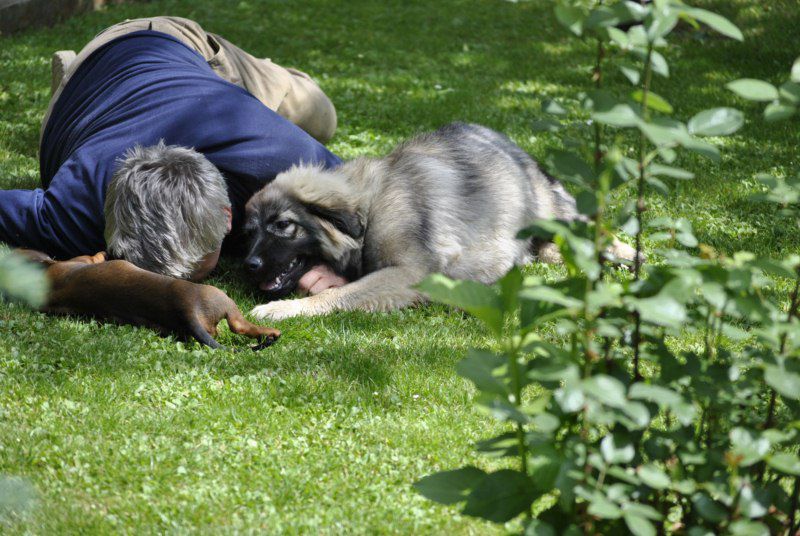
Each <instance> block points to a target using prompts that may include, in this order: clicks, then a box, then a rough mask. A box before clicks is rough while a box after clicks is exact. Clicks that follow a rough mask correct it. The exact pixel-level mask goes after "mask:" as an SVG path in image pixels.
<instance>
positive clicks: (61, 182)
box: [0, 31, 340, 258]
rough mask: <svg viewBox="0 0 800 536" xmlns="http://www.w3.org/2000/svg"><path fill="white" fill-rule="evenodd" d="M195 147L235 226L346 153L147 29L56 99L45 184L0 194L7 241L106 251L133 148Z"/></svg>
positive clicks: (83, 72)
mask: <svg viewBox="0 0 800 536" xmlns="http://www.w3.org/2000/svg"><path fill="white" fill-rule="evenodd" d="M159 140H164V142H165V143H166V144H167V145H182V146H186V147H193V148H194V149H195V150H196V151H198V152H200V153H202V154H204V155H205V156H206V157H207V158H208V159H209V160H210V161H211V163H213V164H214V165H215V166H217V168H219V170H220V171H221V172H222V174H223V176H224V177H225V180H226V182H227V185H228V195H229V197H230V200H231V204H232V206H233V213H234V220H233V225H234V229H236V228H237V227H239V226H240V225H241V219H242V213H243V210H244V204H245V203H246V202H247V200H248V199H249V198H250V196H251V195H252V194H253V193H255V192H256V191H257V190H259V189H260V188H261V187H262V186H264V184H266V183H268V182H269V181H271V180H272V179H274V178H275V175H277V174H278V173H280V172H281V171H284V170H286V169H288V168H289V167H291V166H292V165H293V164H298V163H300V162H305V163H313V164H322V165H324V166H326V167H334V166H337V165H339V164H340V161H339V159H338V158H337V157H336V156H334V155H333V154H332V153H330V152H329V151H328V150H327V149H325V147H323V146H322V145H321V144H319V143H318V142H317V141H316V140H314V139H313V138H312V137H311V136H309V135H308V134H306V133H305V132H304V131H303V130H301V129H300V128H299V127H297V126H295V125H294V124H292V123H290V122H289V121H287V120H286V119H284V118H282V117H281V116H279V115H278V114H276V113H275V112H273V111H272V110H270V109H269V108H267V107H266V106H264V105H263V104H262V103H261V102H259V101H258V100H257V99H256V98H255V97H253V96H252V95H250V94H249V93H247V92H246V91H245V90H244V89H242V88H240V87H238V86H236V85H234V84H231V83H229V82H226V81H225V80H223V79H222V78H220V77H219V76H218V75H217V74H215V73H214V71H212V70H211V68H210V67H209V66H208V64H207V63H206V61H205V60H204V59H203V57H202V56H200V55H199V54H198V53H196V52H195V51H193V50H191V49H190V48H188V47H187V46H185V45H184V44H183V43H181V42H180V41H178V40H177V39H175V38H173V37H171V36H169V35H166V34H162V33H159V32H153V31H141V32H136V33H132V34H128V35H126V36H123V37H120V38H119V39H116V40H114V41H112V42H110V43H108V44H107V45H105V46H104V47H102V48H100V49H99V50H97V51H96V52H95V53H94V54H92V55H91V56H90V57H89V58H88V59H87V60H86V61H85V62H84V63H83V64H81V66H80V67H79V68H78V70H77V72H76V73H75V74H74V75H73V77H72V78H71V79H70V81H69V83H68V84H67V86H66V87H65V88H64V91H63V93H62V94H61V96H60V97H59V99H58V101H57V103H56V104H55V108H54V109H53V113H52V114H51V116H50V120H49V121H48V123H47V125H46V127H45V130H44V135H43V137H42V143H41V150H40V159H39V166H40V170H41V176H42V186H43V188H44V189H36V190H5V191H0V241H2V242H6V243H7V244H10V245H12V246H20V247H28V248H33V249H38V250H42V251H45V252H47V253H49V254H50V255H53V256H55V257H56V258H70V257H74V256H77V255H83V254H90V253H95V252H97V251H102V250H103V249H105V240H104V238H103V231H104V228H105V218H104V216H103V203H104V201H105V193H106V187H107V185H108V182H109V180H110V179H111V176H112V175H113V173H114V171H115V169H116V167H117V166H118V159H120V158H121V157H123V156H124V154H125V152H126V151H127V150H128V149H129V148H131V147H133V146H134V145H137V144H139V145H142V146H149V145H155V144H156V143H158V142H159Z"/></svg>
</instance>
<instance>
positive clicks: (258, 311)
mask: <svg viewBox="0 0 800 536" xmlns="http://www.w3.org/2000/svg"><path fill="white" fill-rule="evenodd" d="M250 314H251V315H253V317H255V318H257V319H258V320H284V319H286V318H292V317H295V316H301V315H308V314H309V311H307V310H306V307H304V302H303V300H279V301H274V302H269V303H265V304H264V305H258V306H256V307H254V308H253V310H252V311H250Z"/></svg>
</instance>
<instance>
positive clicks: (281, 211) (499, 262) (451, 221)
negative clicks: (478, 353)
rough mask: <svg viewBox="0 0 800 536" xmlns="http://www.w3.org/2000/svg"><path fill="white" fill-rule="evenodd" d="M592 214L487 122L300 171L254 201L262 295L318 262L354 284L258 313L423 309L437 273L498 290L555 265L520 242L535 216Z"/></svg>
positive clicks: (624, 250) (617, 249)
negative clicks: (534, 263) (422, 288)
mask: <svg viewBox="0 0 800 536" xmlns="http://www.w3.org/2000/svg"><path fill="white" fill-rule="evenodd" d="M581 217H582V216H580V215H579V214H578V211H577V208H576V205H575V199H574V198H573V197H572V196H571V195H570V194H569V193H568V192H567V191H566V190H565V189H564V187H563V186H562V185H561V184H560V183H559V182H558V181H556V180H555V179H553V178H552V177H549V176H548V175H547V174H545V173H544V172H543V171H542V170H541V169H539V166H538V165H537V164H536V162H535V161H534V160H533V159H532V158H531V157H530V156H529V155H528V154H527V153H525V151H523V150H522V149H520V148H519V147H518V146H517V145H515V144H514V143H513V142H512V141H511V140H509V139H508V138H507V137H506V136H504V135H503V134H500V133H498V132H495V131H493V130H491V129H488V128H486V127H482V126H479V125H471V124H463V123H453V124H451V125H448V126H445V127H443V128H441V129H439V130H437V131H435V132H432V133H428V134H423V135H420V136H417V137H415V138H413V139H411V140H409V141H406V142H405V143H402V144H401V145H400V146H399V147H397V148H396V149H395V150H394V151H392V153H391V154H389V155H388V156H386V157H384V158H358V159H355V160H352V161H350V162H347V163H345V164H343V165H342V166H341V167H339V168H337V169H333V170H323V169H320V168H318V167H309V166H299V167H294V168H292V169H290V170H289V171H286V172H285V173H281V174H280V175H278V177H277V178H276V179H275V180H274V181H273V182H272V183H270V184H269V185H267V186H266V187H265V188H264V189H263V190H261V191H260V192H258V193H257V194H256V195H255V196H253V198H252V199H251V200H250V202H249V203H248V206H247V216H246V218H247V224H246V225H247V226H248V227H249V228H251V229H253V230H255V235H256V238H254V239H252V247H251V254H250V256H249V257H248V260H247V263H248V264H250V265H252V266H254V265H256V264H258V265H259V270H261V271H260V272H259V271H258V270H255V271H254V273H255V274H256V276H257V277H259V278H260V280H261V281H262V288H264V286H265V283H263V281H265V280H268V281H270V282H274V281H275V280H274V279H271V278H273V277H276V276H277V279H278V280H279V282H280V283H281V285H280V286H281V292H282V293H287V292H289V291H291V290H292V288H293V286H294V285H296V283H297V280H298V279H299V277H300V275H301V274H302V271H303V270H302V267H307V266H309V264H310V263H311V262H319V261H322V262H325V263H327V264H329V265H331V266H332V267H333V268H334V270H336V271H338V272H339V273H341V274H344V275H345V276H346V277H348V278H349V279H354V281H353V282H352V283H349V284H347V285H345V286H343V287H340V288H335V289H329V290H327V291H325V292H322V293H321V294H318V295H316V296H311V297H308V298H303V299H298V300H285V301H277V302H271V303H268V304H266V305H261V306H258V307H256V308H255V309H254V310H253V314H254V315H255V316H256V317H258V318H267V317H269V318H272V319H281V318H287V317H291V316H296V315H315V314H325V313H328V312H330V311H333V310H337V309H343V310H353V309H362V310H368V311H378V310H391V309H396V308H399V307H403V306H407V305H410V304H412V303H414V302H416V301H419V300H420V299H421V297H420V295H419V293H418V292H417V291H415V290H414V289H413V288H412V287H413V285H415V284H416V283H418V282H419V281H421V280H422V279H423V278H424V277H425V276H426V275H428V274H431V273H436V272H439V273H443V274H445V275H447V276H449V277H452V278H458V279H472V280H476V281H481V282H484V283H492V282H494V281H496V280H497V279H499V278H500V277H501V276H502V275H503V274H505V273H506V272H507V271H508V270H509V269H510V268H511V267H512V266H514V265H515V264H523V263H525V262H527V261H529V260H530V259H531V257H532V254H535V253H538V254H539V256H540V258H543V260H546V261H548V262H552V261H554V260H556V259H555V258H554V248H552V247H548V246H552V245H547V246H545V247H544V248H542V249H539V250H538V251H531V249H532V247H533V244H532V243H531V241H530V240H520V239H517V237H516V235H517V232H518V231H519V230H520V229H522V228H523V227H525V226H527V225H529V224H530V223H531V222H532V221H533V220H536V219H543V218H547V219H553V218H554V219H559V220H565V221H571V220H574V219H578V218H581ZM276 222H283V223H280V225H281V226H286V225H288V226H289V227H288V228H289V229H290V230H291V231H292V232H291V233H290V235H286V233H283V235H281V233H280V231H279V230H278V229H276V228H275V224H276ZM612 249H613V251H612V252H611V253H612V255H615V256H617V257H621V258H631V257H632V255H633V250H632V248H630V247H629V246H627V245H625V244H622V243H620V242H615V244H614V246H613V247H612ZM294 259H302V260H300V261H297V260H294ZM298 265H301V268H300V269H298V268H297V267H298ZM289 266H292V268H291V269H290V270H288V271H287V267H289ZM294 271H296V272H297V273H294ZM289 272H292V273H289ZM267 285H268V284H267ZM286 286H288V287H292V288H285V287H286Z"/></svg>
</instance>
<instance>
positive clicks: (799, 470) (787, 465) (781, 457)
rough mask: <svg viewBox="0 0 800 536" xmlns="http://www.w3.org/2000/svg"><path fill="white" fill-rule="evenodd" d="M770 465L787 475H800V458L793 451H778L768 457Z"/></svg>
mask: <svg viewBox="0 0 800 536" xmlns="http://www.w3.org/2000/svg"><path fill="white" fill-rule="evenodd" d="M767 463H768V464H769V466H770V467H772V468H773V469H775V470H776V471H780V472H781V473H786V474H787V475H794V476H800V458H798V457H797V455H796V454H792V453H791V452H777V453H775V454H773V455H772V456H768V457H767Z"/></svg>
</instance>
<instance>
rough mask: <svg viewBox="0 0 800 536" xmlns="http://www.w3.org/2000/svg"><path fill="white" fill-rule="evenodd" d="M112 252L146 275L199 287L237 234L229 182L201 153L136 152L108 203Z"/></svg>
mask: <svg viewBox="0 0 800 536" xmlns="http://www.w3.org/2000/svg"><path fill="white" fill-rule="evenodd" d="M105 219H106V229H105V239H106V245H107V249H108V252H109V253H110V254H111V255H112V256H114V257H118V258H122V259H125V260H127V261H129V262H131V263H133V264H135V265H137V266H139V267H140V268H144V269H146V270H150V271H152V272H156V273H160V274H165V275H170V276H173V277H179V278H191V279H200V278H202V277H204V276H205V275H208V272H210V271H211V269H213V267H214V265H215V264H216V259H217V257H218V256H219V248H220V246H221V244H222V239H223V238H224V237H225V235H226V234H227V233H228V232H229V231H230V225H231V205H230V201H229V199H228V192H227V189H226V187H225V180H224V179H223V177H222V174H221V173H220V172H219V170H218V169H217V168H216V167H214V165H213V164H211V162H209V161H208V160H207V159H206V158H205V157H204V156H203V155H201V154H200V153H198V152H196V151H194V150H192V149H188V148H186V147H179V146H170V145H164V143H163V142H161V143H159V144H158V145H154V146H152V147H138V146H137V147H134V148H133V149H131V150H129V151H128V153H126V155H125V157H124V158H123V159H122V160H121V161H120V165H119V168H118V169H117V171H116V173H114V176H113V177H112V178H111V182H110V183H109V185H108V190H107V192H106V201H105Z"/></svg>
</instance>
